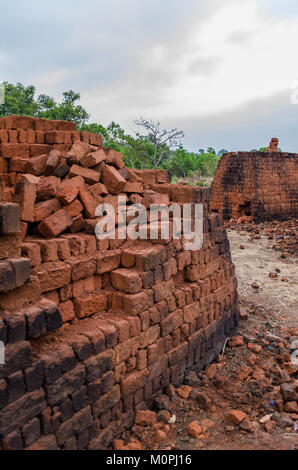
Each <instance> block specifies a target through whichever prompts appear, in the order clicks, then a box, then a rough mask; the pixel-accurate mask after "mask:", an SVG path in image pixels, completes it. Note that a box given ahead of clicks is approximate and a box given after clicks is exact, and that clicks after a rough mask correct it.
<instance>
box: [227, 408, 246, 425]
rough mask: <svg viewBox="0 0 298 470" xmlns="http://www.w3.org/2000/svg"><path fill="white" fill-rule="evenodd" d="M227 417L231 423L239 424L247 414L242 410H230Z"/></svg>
mask: <svg viewBox="0 0 298 470" xmlns="http://www.w3.org/2000/svg"><path fill="white" fill-rule="evenodd" d="M227 418H228V420H229V421H230V422H231V423H233V424H236V425H239V424H241V423H242V421H244V420H245V418H247V414H246V413H244V412H243V411H241V410H230V411H229V413H228V416H227Z"/></svg>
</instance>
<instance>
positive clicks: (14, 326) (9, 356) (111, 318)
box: [0, 116, 238, 449]
mask: <svg viewBox="0 0 298 470" xmlns="http://www.w3.org/2000/svg"><path fill="white" fill-rule="evenodd" d="M0 141H1V147H0V148H1V157H0V165H1V174H2V177H1V179H2V183H1V188H0V201H1V202H0V221H1V222H0V257H1V261H0V292H1V293H0V341H2V343H3V344H5V360H6V364H5V365H0V447H1V448H2V449H23V448H25V449H104V448H107V447H108V446H109V445H110V444H111V442H112V440H113V438H115V437H116V436H120V435H121V433H122V432H123V431H125V430H126V429H129V428H130V427H131V426H132V424H133V422H134V416H135V411H136V409H140V408H141V409H142V408H145V407H151V406H152V405H153V404H154V399H155V398H156V397H157V396H158V395H160V394H161V393H163V392H164V391H165V390H166V388H167V387H168V386H169V385H170V384H173V385H176V386H177V385H181V384H182V383H183V381H184V377H185V374H186V373H187V372H188V371H189V370H191V369H192V370H195V371H199V370H200V369H202V368H203V367H204V366H205V365H206V364H208V363H209V362H210V361H211V360H213V358H214V357H215V355H216V354H218V353H219V351H220V350H221V348H222V346H223V343H224V341H225V338H226V337H227V336H231V335H232V334H233V333H234V331H235V329H236V327H237V325H238V307H237V292H236V278H235V271H234V266H233V264H232V262H231V257H230V250H229V243H228V240H227V236H226V232H225V229H224V226H223V220H222V218H221V217H220V216H219V215H218V214H214V213H208V208H207V205H208V204H207V203H208V199H209V195H210V194H209V190H208V189H199V188H192V187H187V186H175V185H170V184H169V175H168V173H167V172H164V171H158V170H157V171H147V172H146V171H145V172H138V171H132V170H130V169H128V168H125V166H124V163H123V160H122V156H121V155H120V154H119V153H117V152H115V151H113V150H111V149H107V148H103V146H102V139H101V137H100V136H98V135H95V134H89V133H87V132H81V133H79V132H76V130H75V126H74V125H73V124H72V123H69V122H60V121H47V120H42V119H33V118H29V117H26V118H25V117H15V116H11V117H8V118H4V119H1V120H0ZM119 195H122V196H123V197H124V198H125V200H127V204H128V205H129V204H132V203H141V202H142V203H143V204H144V205H145V206H146V207H149V204H150V203H160V202H162V203H165V204H169V203H170V202H171V201H179V203H184V202H190V203H196V202H201V203H202V204H203V205H204V245H203V248H202V249H201V250H199V251H186V250H184V241H183V240H170V239H169V240H152V241H131V240H119V239H118V240H117V239H115V240H102V241H100V240H98V239H97V238H96V236H95V226H96V222H97V219H96V217H95V209H96V207H97V206H98V204H100V203H103V202H106V203H109V204H112V205H114V206H115V207H117V204H116V201H117V197H118V196H119ZM0 344H1V343H0Z"/></svg>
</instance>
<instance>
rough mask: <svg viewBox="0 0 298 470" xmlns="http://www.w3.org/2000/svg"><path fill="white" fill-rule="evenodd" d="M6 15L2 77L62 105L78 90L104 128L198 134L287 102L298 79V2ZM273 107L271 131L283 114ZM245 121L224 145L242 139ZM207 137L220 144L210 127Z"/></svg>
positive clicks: (111, 1)
mask: <svg viewBox="0 0 298 470" xmlns="http://www.w3.org/2000/svg"><path fill="white" fill-rule="evenodd" d="M4 10H5V11H4V15H3V16H4V17H5V19H6V21H5V22H4V23H3V25H2V41H1V44H0V64H1V65H2V68H3V69H5V71H6V74H7V76H2V75H1V79H8V80H10V81H12V82H17V81H22V82H24V83H25V84H31V83H32V84H36V85H37V89H38V92H39V93H47V94H50V95H52V96H54V97H56V98H57V99H60V98H61V93H62V92H63V91H65V90H66V89H70V88H72V89H74V90H78V91H80V93H81V96H82V104H83V105H84V106H85V107H86V108H87V109H88V111H89V112H90V113H91V115H92V121H97V122H101V123H103V124H107V123H108V122H110V121H111V120H115V121H118V122H119V123H120V124H121V125H122V126H124V127H125V128H126V129H130V125H131V123H132V121H133V119H135V118H136V117H138V116H140V115H143V116H145V117H148V118H153V119H159V120H162V121H163V122H164V123H165V125H167V123H168V122H171V123H174V125H175V127H180V128H183V125H184V123H187V128H188V129H189V132H190V133H191V135H194V134H195V129H196V126H197V125H198V123H202V122H203V120H204V119H206V121H208V123H209V124H210V123H211V122H212V120H210V116H213V117H216V116H219V117H220V119H219V122H222V121H221V119H222V116H224V113H233V116H237V115H239V117H241V113H243V109H244V108H245V107H246V106H249V103H254V102H255V100H260V102H262V103H263V105H264V106H268V105H269V104H270V101H271V100H272V96H275V95H278V94H279V93H281V92H283V93H284V95H283V96H286V94H287V91H286V90H289V100H290V95H291V89H290V86H291V83H292V82H293V80H295V79H298V64H297V61H296V60H295V58H296V51H295V47H296V44H297V43H298V7H297V2H296V1H295V0H284V1H283V2H280V1H277V0H270V1H269V0H200V1H198V0H184V1H183V2H182V1H181V0H168V1H167V2H160V1H159V0H151V1H150V2H147V1H145V0H126V2H123V0H100V1H94V0H85V2H84V3H81V4H79V3H74V2H71V1H70V0H65V1H64V2H61V1H60V0H59V1H58V0H52V2H51V3H48V2H40V1H38V0H27V2H26V5H23V4H22V2H18V1H16V0H11V1H10V2H9V3H6V4H5V7H4ZM284 99H285V98H284ZM289 106H290V104H289ZM269 107H270V106H269ZM292 108H295V111H296V107H292ZM292 108H291V112H290V114H291V116H292V111H293V109H292ZM270 109H271V112H272V114H271V117H270V116H267V117H266V119H267V121H268V126H269V128H270V125H269V122H270V119H271V121H272V123H274V122H275V121H276V117H277V113H278V109H277V108H275V107H270ZM258 113H259V114H258V115H259V116H260V113H261V111H260V109H259V108H258ZM275 113H276V114H275ZM283 116H284V118H285V119H287V118H286V116H287V115H286V113H285V111H284V108H283ZM291 119H292V118H291ZM239 121H240V122H241V123H242V124H241V125H242V127H241V129H240V128H239V127H237V129H235V131H234V134H233V132H232V133H228V132H227V135H229V139H230V141H231V143H230V145H229V143H228V142H226V140H225V144H224V145H222V146H225V147H228V148H229V147H230V148H232V147H233V136H234V139H235V141H237V142H238V137H239V135H240V136H241V135H244V133H245V132H246V126H245V123H244V122H243V121H242V120H241V119H239ZM291 122H292V121H291ZM205 132H206V134H205V135H206V136H208V140H209V139H210V141H209V145H213V144H212V138H211V134H212V128H211V130H210V132H211V134H210V133H209V132H208V133H207V131H206V128H205ZM216 132H217V130H215V129H214V131H213V133H214V138H213V139H214V141H216V140H217V136H216ZM202 137H203V141H205V140H206V139H207V137H206V139H204V136H202ZM287 138H288V139H290V138H291V137H290V136H289V135H287ZM294 139H295V136H293V137H292V140H294ZM192 142H193V139H192ZM193 145H195V144H193ZM214 145H215V144H214Z"/></svg>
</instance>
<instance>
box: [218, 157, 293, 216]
mask: <svg viewBox="0 0 298 470" xmlns="http://www.w3.org/2000/svg"><path fill="white" fill-rule="evenodd" d="M297 178H298V154H296V153H284V152H273V151H269V152H266V153H263V152H232V153H226V154H225V155H223V157H222V158H221V160H220V162H219V165H218V168H217V171H216V174H215V178H214V181H213V185H212V193H211V200H210V209H211V210H212V211H217V212H219V213H221V214H222V215H223V216H224V218H225V219H230V218H234V219H239V218H240V217H242V216H244V215H252V217H253V220H254V221H255V222H257V223H258V222H262V221H266V220H268V221H270V220H288V219H290V218H297V217H298V186H297Z"/></svg>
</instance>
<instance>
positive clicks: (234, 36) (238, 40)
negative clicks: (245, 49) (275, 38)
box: [227, 31, 254, 44]
mask: <svg viewBox="0 0 298 470" xmlns="http://www.w3.org/2000/svg"><path fill="white" fill-rule="evenodd" d="M253 34H254V32H252V31H234V32H233V33H231V34H230V35H229V36H228V38H227V42H230V43H235V44H244V43H248V42H249V41H250V40H251V39H252V36H253Z"/></svg>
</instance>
